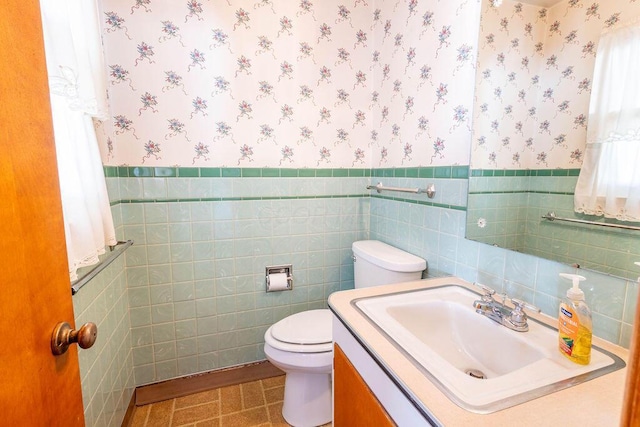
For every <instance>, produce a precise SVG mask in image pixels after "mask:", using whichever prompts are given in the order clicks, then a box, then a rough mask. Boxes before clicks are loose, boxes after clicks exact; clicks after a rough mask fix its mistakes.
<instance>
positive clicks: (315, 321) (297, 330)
mask: <svg viewBox="0 0 640 427" xmlns="http://www.w3.org/2000/svg"><path fill="white" fill-rule="evenodd" d="M352 250H353V261H354V283H355V288H356V289H358V288H364V287H370V286H378V285H385V284H391V283H399V282H407V281H411V280H419V279H420V278H421V277H422V271H423V270H424V269H425V268H426V267H427V263H426V261H425V260H424V259H422V258H420V257H417V256H415V255H412V254H410V253H408V252H405V251H403V250H400V249H398V248H395V247H393V246H389V245H387V244H386V243H382V242H379V241H377V240H361V241H358V242H354V243H353V245H352ZM331 323H332V314H331V311H330V310H329V309H320V310H308V311H303V312H300V313H296V314H292V315H291V316H288V317H286V318H284V319H282V320H280V321H279V322H277V323H275V324H274V325H272V326H271V327H270V328H269V329H268V330H267V332H266V333H265V335H264V339H265V345H264V353H265V355H266V356H267V359H268V360H269V361H270V362H271V363H272V364H273V365H275V366H277V367H278V368H280V369H281V370H282V371H284V372H285V373H286V378H285V386H284V404H283V406H282V416H283V417H284V419H285V420H286V421H287V423H289V424H291V425H293V426H295V427H311V426H319V425H322V424H326V423H328V422H330V421H331V417H332V411H331V404H332V402H331V369H332V363H333V342H332V332H331Z"/></svg>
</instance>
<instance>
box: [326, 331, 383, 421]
mask: <svg viewBox="0 0 640 427" xmlns="http://www.w3.org/2000/svg"><path fill="white" fill-rule="evenodd" d="M333 369H334V377H333V402H334V403H333V411H334V413H333V416H334V420H333V421H334V423H333V425H334V426H335V427H359V426H376V427H385V426H395V425H396V424H395V423H394V422H393V421H392V420H391V417H389V414H387V411H385V410H384V408H383V407H382V405H381V404H380V402H378V399H376V397H375V396H374V395H373V393H372V392H371V390H370V389H369V387H368V386H367V384H366V383H365V382H364V380H363V379H362V377H361V376H360V374H359V373H358V371H356V368H355V367H354V366H353V365H352V364H351V362H350V361H349V359H348V358H347V356H346V355H345V354H344V352H343V351H342V349H341V348H340V346H339V345H338V344H335V345H334V351H333Z"/></svg>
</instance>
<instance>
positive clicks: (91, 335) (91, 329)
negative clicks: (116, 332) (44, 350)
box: [51, 322, 98, 356]
mask: <svg viewBox="0 0 640 427" xmlns="http://www.w3.org/2000/svg"><path fill="white" fill-rule="evenodd" d="M97 336H98V327H97V326H96V324H95V323H92V322H88V323H85V324H84V325H82V326H81V327H80V329H78V330H77V331H76V330H75V329H71V326H70V325H69V324H68V323H67V322H60V323H58V324H57V325H56V327H55V328H54V329H53V333H52V334H51V352H52V353H53V354H54V355H56V356H59V355H61V354H64V353H65V352H66V351H67V350H68V349H69V345H71V344H73V343H78V345H79V346H80V348H89V347H91V346H92V345H93V344H94V343H95V342H96V338H97Z"/></svg>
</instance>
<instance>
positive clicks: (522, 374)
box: [352, 285, 625, 413]
mask: <svg viewBox="0 0 640 427" xmlns="http://www.w3.org/2000/svg"><path fill="white" fill-rule="evenodd" d="M478 298H479V294H477V293H475V292H472V291H470V290H468V289H466V288H464V287H462V286H458V285H445V286H438V287H434V288H427V289H422V290H416V291H410V292H400V293H394V294H387V295H381V296H375V297H368V298H360V299H357V300H354V301H353V302H352V304H353V305H354V306H355V307H356V309H357V310H358V311H360V312H361V313H362V314H364V316H365V317H366V318H367V319H368V320H369V321H370V322H371V323H372V324H373V325H375V326H376V327H377V328H378V329H379V330H380V331H381V332H382V333H383V334H384V335H386V336H387V338H388V339H389V340H390V341H391V342H392V343H393V344H394V345H395V346H396V347H397V348H398V349H400V350H401V351H402V352H403V353H404V354H405V355H406V356H407V357H408V358H409V359H410V360H411V361H412V362H413V363H414V364H415V365H416V366H417V367H418V368H419V369H420V370H422V371H423V372H424V374H425V375H426V376H427V377H428V378H429V379H430V380H431V381H432V382H433V383H434V384H435V385H436V386H437V387H438V388H440V390H441V391H442V392H443V393H445V394H446V395H447V396H448V397H449V398H450V399H451V400H452V401H453V402H455V403H456V404H457V405H459V406H461V407H462V408H464V409H467V410H470V411H473V412H478V413H490V412H495V411H498V410H501V409H504V408H508V407H511V406H514V405H517V404H520V403H523V402H526V401H528V400H531V399H535V398H537V397H540V396H544V395H546V394H549V393H552V392H555V391H558V390H562V389H565V388H567V387H571V386H573V385H576V384H579V383H582V382H584V381H588V380H590V379H593V378H596V377H599V376H601V375H605V374H607V373H609V372H613V371H615V370H618V369H621V368H623V367H624V366H625V363H624V361H623V360H622V359H620V358H619V357H618V356H616V355H614V354H612V353H610V352H608V351H605V350H603V349H600V348H598V347H596V346H593V347H592V350H591V363H590V364H589V365H586V366H583V365H577V364H575V363H573V362H571V361H569V360H567V359H566V358H565V357H564V356H562V355H561V354H560V352H559V350H558V332H557V330H556V329H553V328H551V327H549V326H547V325H545V324H543V323H540V322H538V321H536V320H534V319H531V318H529V331H528V332H516V331H512V330H509V329H507V328H506V327H504V326H502V325H499V324H498V323H496V322H494V321H492V320H491V319H489V318H487V317H485V316H482V315H480V314H478V313H476V312H475V309H474V308H473V302H474V301H475V300H477V299H478Z"/></svg>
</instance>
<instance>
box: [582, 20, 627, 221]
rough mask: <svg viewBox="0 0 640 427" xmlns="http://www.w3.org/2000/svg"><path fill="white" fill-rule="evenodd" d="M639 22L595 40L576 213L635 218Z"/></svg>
mask: <svg viewBox="0 0 640 427" xmlns="http://www.w3.org/2000/svg"><path fill="white" fill-rule="evenodd" d="M639 76H640V25H639V24H638V22H636V23H634V24H631V25H627V26H624V27H622V28H618V29H615V30H612V31H609V32H606V33H604V34H603V35H602V36H601V38H600V42H599V45H598V52H597V54H596V64H595V71H594V77H593V89H592V92H591V102H590V104H589V125H588V130H587V146H586V149H585V155H584V162H583V164H582V169H581V171H580V176H579V178H578V183H577V185H576V191H575V197H574V207H575V211H576V212H580V213H585V214H589V215H601V216H605V217H607V218H616V219H619V220H622V221H640V77H639Z"/></svg>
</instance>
